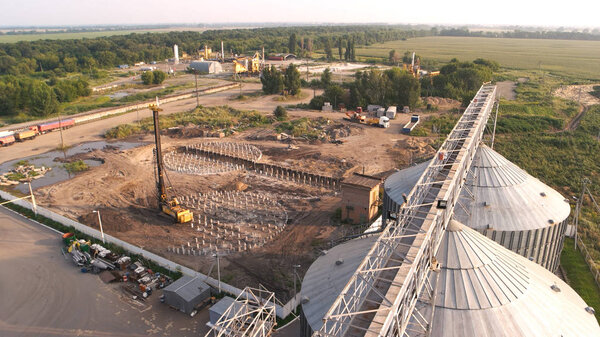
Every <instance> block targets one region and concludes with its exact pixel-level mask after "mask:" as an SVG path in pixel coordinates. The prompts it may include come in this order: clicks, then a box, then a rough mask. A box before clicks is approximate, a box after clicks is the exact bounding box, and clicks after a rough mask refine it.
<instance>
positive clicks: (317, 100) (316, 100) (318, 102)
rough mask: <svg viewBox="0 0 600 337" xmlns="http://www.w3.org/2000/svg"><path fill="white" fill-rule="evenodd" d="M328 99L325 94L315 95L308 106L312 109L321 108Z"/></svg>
mask: <svg viewBox="0 0 600 337" xmlns="http://www.w3.org/2000/svg"><path fill="white" fill-rule="evenodd" d="M326 101H327V98H325V97H324V96H323V95H319V96H315V97H313V98H312V99H311V100H310V103H308V106H309V107H310V108H311V109H315V110H321V109H322V108H323V105H324V104H325V102H326Z"/></svg>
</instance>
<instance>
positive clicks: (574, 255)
mask: <svg viewBox="0 0 600 337" xmlns="http://www.w3.org/2000/svg"><path fill="white" fill-rule="evenodd" d="M574 243H575V241H574V240H573V239H571V238H565V245H564V248H563V251H562V254H561V256H560V264H561V265H562V267H563V269H564V271H565V273H566V274H567V278H568V281H569V285H570V286H571V287H572V288H573V289H574V290H575V291H576V292H577V293H578V294H579V296H581V298H583V300H584V301H585V303H587V305H589V306H591V307H593V308H594V309H596V319H597V320H599V321H600V289H599V288H598V285H597V284H596V281H595V280H594V277H593V276H592V274H591V273H590V270H589V268H588V266H587V264H586V263H585V259H584V257H583V256H582V255H581V252H579V251H578V250H577V251H576V250H575V249H574V248H573V246H574Z"/></svg>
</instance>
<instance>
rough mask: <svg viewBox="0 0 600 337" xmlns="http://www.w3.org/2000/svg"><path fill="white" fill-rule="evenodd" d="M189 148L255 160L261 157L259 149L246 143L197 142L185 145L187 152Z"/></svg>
mask: <svg viewBox="0 0 600 337" xmlns="http://www.w3.org/2000/svg"><path fill="white" fill-rule="evenodd" d="M190 149H196V150H202V151H206V152H212V153H216V154H220V155H226V156H231V157H235V158H240V159H246V160H251V161H255V162H256V161H259V160H260V159H261V158H262V152H261V151H260V149H259V148H258V147H256V146H254V145H250V144H248V143H231V142H202V143H198V144H192V145H187V146H186V147H185V152H186V153H187V152H189V151H190Z"/></svg>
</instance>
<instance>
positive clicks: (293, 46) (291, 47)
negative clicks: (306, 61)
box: [288, 33, 298, 54]
mask: <svg viewBox="0 0 600 337" xmlns="http://www.w3.org/2000/svg"><path fill="white" fill-rule="evenodd" d="M297 44H298V41H297V39H296V33H292V34H291V35H290V40H289V41H288V49H289V51H290V53H291V54H294V53H296V45H297Z"/></svg>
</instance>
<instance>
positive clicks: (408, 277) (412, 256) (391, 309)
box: [313, 84, 496, 337]
mask: <svg viewBox="0 0 600 337" xmlns="http://www.w3.org/2000/svg"><path fill="white" fill-rule="evenodd" d="M495 94H496V86H494V85H490V84H484V85H483V86H482V87H481V88H480V89H479V91H478V92H477V94H476V96H475V98H474V99H473V100H472V101H471V104H469V106H468V107H467V109H466V110H465V112H464V114H463V115H462V117H461V118H460V120H459V121H458V123H457V124H456V126H455V127H454V129H453V130H452V132H451V133H450V135H449V136H448V138H447V140H446V141H445V142H444V143H443V144H442V146H441V147H440V149H439V150H438V152H437V154H436V156H435V157H434V159H433V160H432V161H431V163H430V164H429V166H428V167H427V169H426V170H425V172H423V174H422V176H421V178H420V179H419V181H418V182H417V184H416V186H415V187H414V188H413V189H412V190H411V192H410V194H409V195H408V197H407V198H406V200H407V201H406V202H405V203H404V204H403V205H402V207H401V209H400V211H399V212H398V218H397V220H396V222H395V223H393V224H391V225H389V226H388V227H387V228H386V229H385V230H384V231H383V232H382V234H381V235H380V237H379V238H378V240H377V241H376V242H375V244H374V245H373V247H372V248H371V250H370V251H369V253H368V254H367V256H366V257H365V259H364V260H363V262H362V263H361V264H360V265H359V267H358V269H357V270H356V272H355V273H354V275H353V276H352V277H351V278H350V280H349V281H348V283H347V284H346V286H345V288H344V289H343V290H342V292H341V293H340V295H339V296H338V297H337V299H336V300H335V302H334V303H333V305H332V306H331V308H330V309H329V311H328V312H327V313H326V314H325V317H324V318H323V326H322V328H321V329H320V330H319V331H317V332H315V334H314V335H313V336H317V337H330V336H336V337H337V336H368V337H372V336H408V334H409V330H413V329H414V328H415V325H418V326H419V327H420V328H422V330H423V331H425V332H426V331H427V330H428V324H429V323H428V322H427V321H428V319H427V318H426V317H423V316H422V315H420V313H419V311H418V310H417V311H415V310H414V309H415V306H416V305H417V302H418V301H419V300H423V298H424V297H427V296H426V295H427V294H431V282H430V281H429V276H430V275H429V274H430V271H432V270H436V269H437V262H436V261H435V254H436V252H437V249H438V246H439V244H440V241H441V238H442V235H443V233H444V230H445V228H446V226H447V224H448V222H449V221H450V217H451V215H452V212H453V209H454V206H455V204H456V203H457V201H458V197H459V195H460V192H461V189H462V186H463V184H464V182H465V180H466V178H467V174H468V172H469V169H470V166H471V163H472V161H473V157H474V156H475V152H476V150H477V148H478V146H479V143H480V141H481V139H482V136H483V132H484V129H485V126H486V124H487V121H488V118H489V116H490V113H491V111H492V107H493V103H494V100H495ZM433 283H435V282H433ZM425 285H428V286H425ZM424 286H425V287H424ZM424 289H425V291H424ZM426 302H429V303H432V300H431V298H430V299H429V300H428V301H426ZM409 323H410V327H409Z"/></svg>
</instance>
